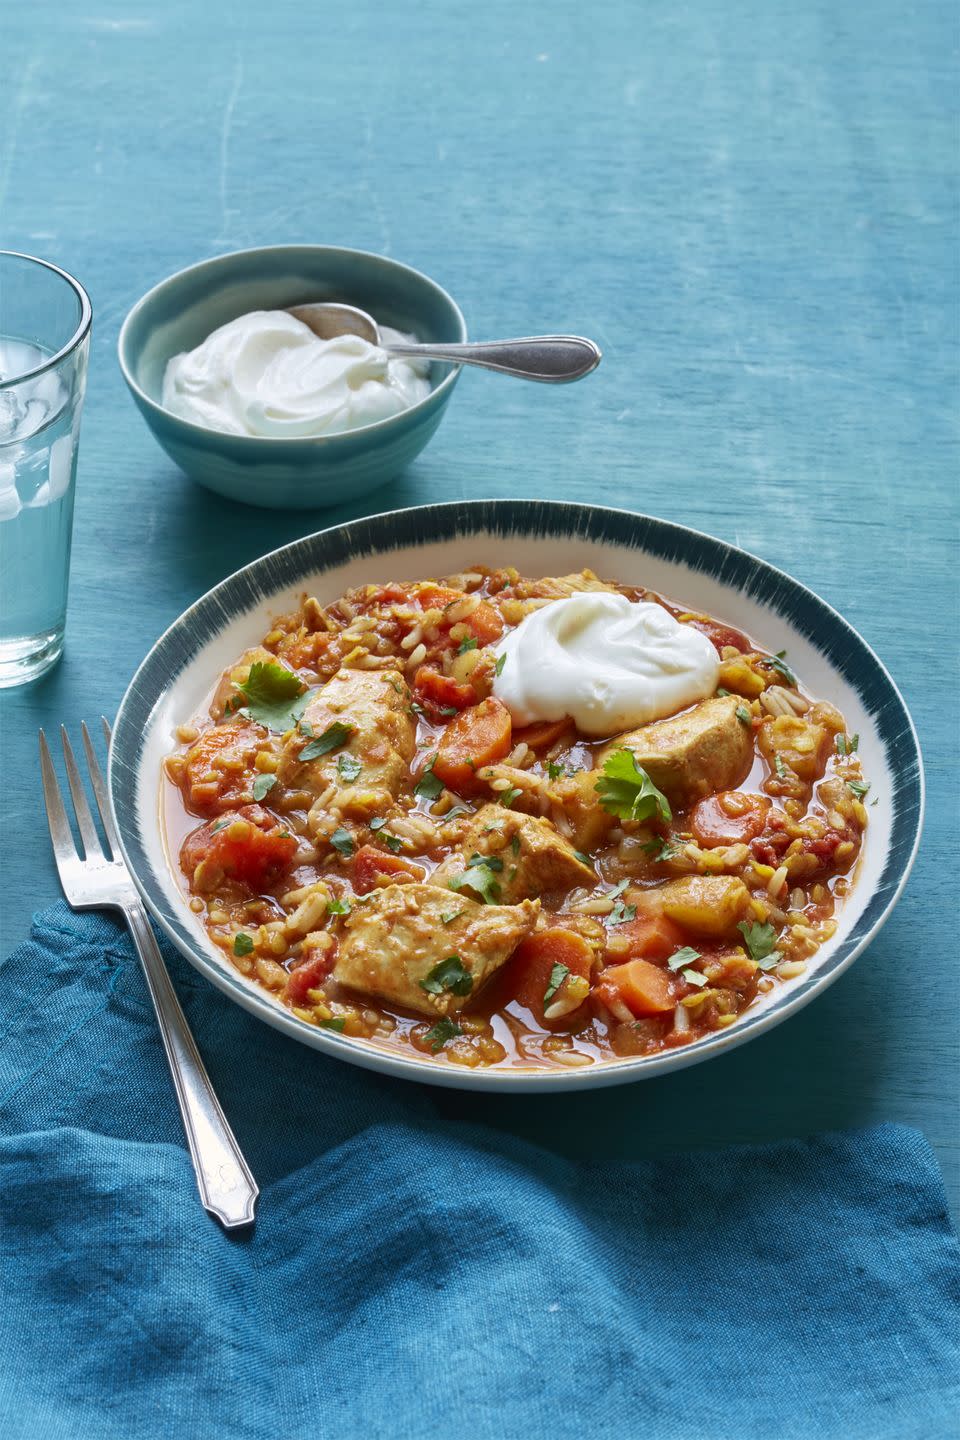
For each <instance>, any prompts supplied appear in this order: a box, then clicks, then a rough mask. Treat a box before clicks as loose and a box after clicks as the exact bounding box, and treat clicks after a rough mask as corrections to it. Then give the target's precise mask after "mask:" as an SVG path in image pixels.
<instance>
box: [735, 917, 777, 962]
mask: <svg viewBox="0 0 960 1440" xmlns="http://www.w3.org/2000/svg"><path fill="white" fill-rule="evenodd" d="M737 929H738V930H739V931H740V934H741V935H742V936H743V940H744V944H745V945H746V947H747V950H748V952H749V954H750V959H751V960H753V961H755V962H756V964H758V965H759V966H760V969H761V970H772V969H773V967H774V965H778V964H779V963H780V954H779V952H778V950H777V948H776V945H777V932H776V931H775V930H774V928H773V926H772V925H760V924H757V923H756V922H754V923H753V924H749V923H748V922H747V921H746V920H741V921H740V924H739V925H738V926H737Z"/></svg>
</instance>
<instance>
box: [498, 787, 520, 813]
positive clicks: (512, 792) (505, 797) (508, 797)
mask: <svg viewBox="0 0 960 1440" xmlns="http://www.w3.org/2000/svg"><path fill="white" fill-rule="evenodd" d="M522 794H523V791H522V790H520V789H519V788H518V787H517V786H513V787H512V788H511V789H509V790H501V791H500V804H501V805H505V806H506V807H507V809H508V810H509V809H510V807H511V805H512V804H513V802H514V800H516V798H517V796H518V795H522Z"/></svg>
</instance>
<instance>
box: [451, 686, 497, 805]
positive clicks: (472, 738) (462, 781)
mask: <svg viewBox="0 0 960 1440" xmlns="http://www.w3.org/2000/svg"><path fill="white" fill-rule="evenodd" d="M512 728H513V727H512V725H511V721H510V711H509V710H508V709H507V707H506V705H503V704H502V703H501V702H500V701H499V700H495V699H494V698H493V696H491V697H490V699H489V700H483V701H481V703H480V704H479V705H474V706H472V707H471V708H470V709H469V710H462V711H461V712H460V714H459V715H458V716H457V718H456V719H455V720H451V721H450V724H449V725H448V726H447V728H446V730H445V731H444V732H443V735H442V736H441V738H440V745H439V748H438V750H437V758H436V760H435V761H434V762H433V773H434V775H436V777H437V779H438V780H442V781H443V783H444V785H446V786H447V788H448V789H450V790H456V791H457V792H458V793H459V794H469V793H470V792H471V791H472V790H475V789H476V788H477V779H476V773H477V771H478V770H482V769H483V767H484V766H485V765H493V764H495V763H496V761H497V760H502V759H503V757H504V756H505V755H507V754H509V751H510V737H511V734H512Z"/></svg>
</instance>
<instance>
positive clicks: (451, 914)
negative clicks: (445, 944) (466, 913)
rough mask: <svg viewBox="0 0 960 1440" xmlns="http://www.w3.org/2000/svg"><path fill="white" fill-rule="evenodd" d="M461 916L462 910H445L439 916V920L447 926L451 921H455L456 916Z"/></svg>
mask: <svg viewBox="0 0 960 1440" xmlns="http://www.w3.org/2000/svg"><path fill="white" fill-rule="evenodd" d="M462 914H463V911H462V910H445V911H444V912H443V914H442V915H441V916H440V919H441V920H442V921H443V923H444V925H449V924H450V921H451V920H456V918H457V916H458V915H462Z"/></svg>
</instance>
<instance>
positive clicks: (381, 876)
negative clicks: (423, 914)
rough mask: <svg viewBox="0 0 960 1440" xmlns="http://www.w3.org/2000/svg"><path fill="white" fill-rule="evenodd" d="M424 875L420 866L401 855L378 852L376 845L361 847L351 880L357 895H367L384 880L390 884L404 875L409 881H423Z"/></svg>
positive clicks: (383, 851) (356, 857) (356, 856)
mask: <svg viewBox="0 0 960 1440" xmlns="http://www.w3.org/2000/svg"><path fill="white" fill-rule="evenodd" d="M424 873H425V872H424V871H423V869H422V868H421V867H420V866H419V865H412V864H411V863H410V861H409V860H404V859H403V858H402V856H400V855H388V854H387V852H386V850H378V849H377V847H376V846H375V845H361V847H360V849H359V850H358V851H357V853H356V855H355V856H354V861H353V871H352V875H351V879H352V881H353V888H354V890H355V891H356V892H357V894H358V895H366V894H367V893H368V892H369V891H370V890H375V889H376V887H377V886H378V885H379V884H380V882H381V881H383V880H386V881H387V882H388V883H389V882H390V881H391V880H392V879H394V878H395V877H396V876H397V875H403V876H405V877H406V878H407V879H408V880H422V879H423V877H424Z"/></svg>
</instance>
